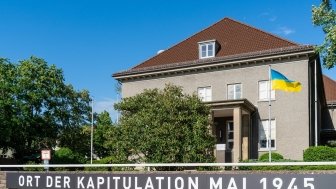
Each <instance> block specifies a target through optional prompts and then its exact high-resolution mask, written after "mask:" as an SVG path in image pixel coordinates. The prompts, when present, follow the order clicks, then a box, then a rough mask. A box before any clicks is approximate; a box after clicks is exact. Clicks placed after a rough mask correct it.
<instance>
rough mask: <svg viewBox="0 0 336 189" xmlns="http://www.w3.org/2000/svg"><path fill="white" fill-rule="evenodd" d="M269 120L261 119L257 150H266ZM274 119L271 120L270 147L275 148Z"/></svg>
mask: <svg viewBox="0 0 336 189" xmlns="http://www.w3.org/2000/svg"><path fill="white" fill-rule="evenodd" d="M268 123H269V121H268V120H262V121H261V122H260V124H259V150H268V142H269V141H268V139H269V132H268V131H269V130H268V128H269V126H268ZM275 125H276V124H275V120H274V119H272V120H271V148H272V149H275V144H276V140H275V139H276V127H275Z"/></svg>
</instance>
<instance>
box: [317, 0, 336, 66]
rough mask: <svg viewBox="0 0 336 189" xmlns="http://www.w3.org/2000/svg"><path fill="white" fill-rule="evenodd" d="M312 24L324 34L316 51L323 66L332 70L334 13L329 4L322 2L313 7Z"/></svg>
mask: <svg viewBox="0 0 336 189" xmlns="http://www.w3.org/2000/svg"><path fill="white" fill-rule="evenodd" d="M313 23H314V25H315V26H320V27H322V29H323V32H324V33H325V38H324V41H323V43H322V44H321V45H319V46H317V47H316V51H317V52H319V53H320V54H321V56H322V58H323V64H324V66H325V67H326V68H328V69H330V68H333V67H334V66H335V64H336V11H335V10H333V9H332V6H331V4H329V3H328V2H323V3H321V5H320V6H318V7H316V6H313Z"/></svg>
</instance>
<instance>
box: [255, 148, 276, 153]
mask: <svg viewBox="0 0 336 189" xmlns="http://www.w3.org/2000/svg"><path fill="white" fill-rule="evenodd" d="M275 150H276V148H272V149H271V151H275ZM268 151H269V149H266V148H265V149H264V148H263V149H259V150H258V152H268Z"/></svg>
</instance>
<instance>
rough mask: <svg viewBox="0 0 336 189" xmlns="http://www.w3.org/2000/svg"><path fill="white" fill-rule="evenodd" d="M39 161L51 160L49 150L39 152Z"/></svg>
mask: <svg viewBox="0 0 336 189" xmlns="http://www.w3.org/2000/svg"><path fill="white" fill-rule="evenodd" d="M41 159H42V160H50V159H51V155H50V150H42V151H41Z"/></svg>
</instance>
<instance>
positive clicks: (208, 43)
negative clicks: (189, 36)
mask: <svg viewBox="0 0 336 189" xmlns="http://www.w3.org/2000/svg"><path fill="white" fill-rule="evenodd" d="M209 46H212V55H209V52H210V51H209ZM202 47H205V55H204V56H203V51H202ZM198 54H199V58H200V59H203V58H211V57H215V54H216V40H209V41H202V42H199V43H198Z"/></svg>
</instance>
